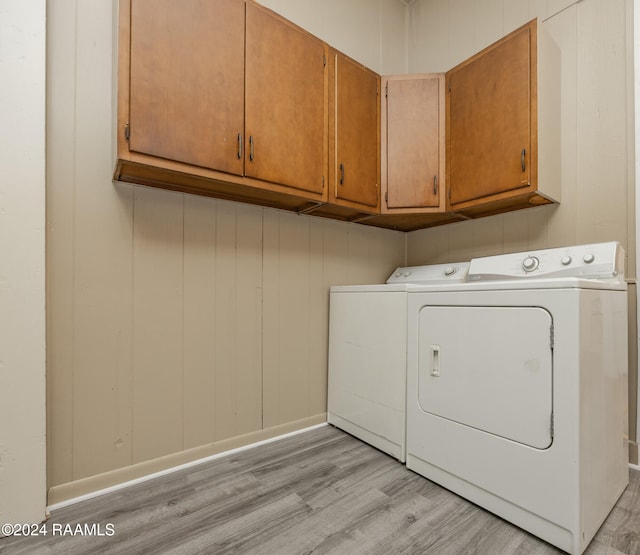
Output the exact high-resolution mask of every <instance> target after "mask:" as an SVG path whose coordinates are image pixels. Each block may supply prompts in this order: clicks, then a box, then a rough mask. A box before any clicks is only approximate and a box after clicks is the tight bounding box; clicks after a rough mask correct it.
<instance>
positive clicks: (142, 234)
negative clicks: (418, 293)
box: [47, 0, 406, 502]
mask: <svg viewBox="0 0 640 555" xmlns="http://www.w3.org/2000/svg"><path fill="white" fill-rule="evenodd" d="M265 3H266V2H265ZM270 4H271V7H273V8H274V9H276V10H277V11H280V13H282V14H283V15H285V16H286V17H290V18H291V19H292V20H294V21H296V19H298V21H297V22H298V23H299V24H301V25H305V23H310V22H313V23H314V26H315V27H314V28H313V29H310V30H312V31H313V32H315V33H316V34H318V35H319V36H320V37H321V38H324V39H326V40H332V39H333V38H336V37H341V45H340V46H341V48H343V49H345V51H346V53H347V54H350V55H352V56H354V57H359V58H360V60H359V61H362V62H364V63H368V64H370V65H371V66H372V67H373V69H376V70H378V71H382V68H383V66H384V68H385V71H393V72H399V71H404V68H405V64H406V57H405V51H404V35H405V27H404V26H405V19H404V14H405V7H404V6H403V5H402V4H401V3H400V2H398V1H397V0H377V1H376V2H375V3H372V2H370V1H364V0H361V1H360V2H354V3H349V5H346V4H345V3H343V2H327V3H320V2H314V1H312V0H308V1H304V2H301V1H296V2H288V3H286V2H280V3H279V2H275V1H274V2H271V3H270ZM372 5H373V9H372ZM314 14H315V16H314ZM305 18H306V19H305ZM332 20H333V21H336V20H340V21H342V22H343V25H344V28H343V29H342V30H341V31H336V29H335V28H334V26H333V25H332V24H331V21H332ZM116 21H117V2H116V1H115V0H99V1H92V2H85V1H82V0H56V1H55V2H50V3H49V5H48V23H47V25H48V29H47V34H48V37H47V41H48V42H47V49H48V54H47V64H48V66H47V76H48V83H47V86H48V90H47V92H48V103H47V108H48V116H47V129H48V132H47V139H48V157H47V221H48V227H47V294H48V297H47V302H48V311H47V312H48V316H47V318H48V322H47V333H48V368H47V372H48V376H47V378H48V379H47V384H48V386H47V387H48V391H47V394H48V402H47V423H48V433H47V441H48V449H47V451H48V464H47V468H48V486H49V488H51V487H53V488H54V490H55V489H56V488H59V487H62V488H63V489H64V485H65V484H67V485H68V484H70V483H71V484H73V483H80V482H82V481H83V480H85V481H86V479H89V480H90V479H91V477H95V476H97V475H103V474H104V473H110V472H113V471H117V469H123V468H125V469H126V468H127V467H131V465H136V464H138V463H144V462H145V461H152V460H158V458H160V457H165V458H166V457H167V456H169V458H171V456H172V455H175V454H176V453H182V452H184V451H185V450H190V449H191V450H192V451H193V450H195V451H193V452H194V453H196V454H198V453H201V454H206V449H204V450H203V449H200V451H198V449H199V448H202V447H203V446H207V445H210V444H212V443H215V442H220V441H223V440H228V439H229V438H239V437H240V438H241V436H243V435H245V434H251V433H254V432H257V431H260V430H267V429H269V428H277V427H278V426H282V425H285V424H291V425H292V426H294V427H295V426H296V424H295V423H296V422H305V421H309V419H313V418H314V417H316V418H317V419H318V420H321V419H322V418H323V416H324V413H325V411H326V375H327V336H328V301H329V296H328V290H329V286H330V285H332V284H348V283H363V282H372V283H376V282H381V281H382V280H384V279H386V277H387V276H388V274H389V273H390V272H391V271H392V270H393V268H394V267H395V266H397V265H400V264H402V263H404V260H405V236H404V234H402V233H397V232H393V231H389V230H380V229H375V228H369V227H365V226H360V225H356V224H346V223H342V222H334V221H328V220H320V219H317V218H313V217H310V216H297V215H295V214H291V213H287V212H281V211H277V210H272V209H264V208H260V207H255V206H251V205H243V204H236V203H232V202H226V201H218V200H214V199H209V198H204V197H195V196H190V195H184V194H179V193H173V192H168V191H163V190H156V189H150V188H144V187H134V186H130V185H123V184H116V185H114V184H112V182H111V177H112V175H113V169H114V166H113V162H114V137H113V133H114V127H115V125H114V124H115V101H114V93H115V88H114V86H115V81H114V76H115V63H116V58H115V52H116V50H115V49H116V44H115V39H114V37H115V36H116V35H115V24H116ZM354 21H355V22H362V26H361V27H360V28H358V29H357V30H356V32H355V33H354V32H353V29H349V28H348V25H347V23H345V22H354ZM365 23H366V25H365ZM308 27H309V26H308ZM328 33H329V34H331V35H332V36H326V35H327V34H328ZM365 45H366V47H367V48H365V50H366V53H367V56H365V57H364V58H366V59H363V56H358V55H359V53H360V54H361V53H362V48H364V47H365ZM382 45H387V46H388V45H400V46H399V47H398V48H395V47H394V48H390V47H389V48H383V47H382ZM368 46H371V47H372V49H371V51H369V49H368ZM359 49H360V50H359ZM390 50H391V52H390ZM394 52H395V54H394ZM242 442H243V440H242V439H240V440H238V443H242ZM189 458H195V456H192V455H188V456H185V457H183V459H182V462H184V461H185V460H188V459H189ZM161 460H162V459H161ZM171 460H172V461H173V459H171ZM172 464H175V462H171V461H170V462H167V463H162V462H161V463H158V464H157V465H156V467H155V468H156V469H159V468H161V467H162V466H163V465H164V466H171V465H172ZM121 476H122V477H123V478H122V479H126V478H127V477H131V476H127V474H126V472H125V473H123V474H121ZM61 485H62V486H61ZM104 485H109V480H107V481H106V482H105V483H104ZM87 488H88V489H96V486H95V484H94V485H91V484H90V485H89V486H87V487H86V488H85V489H87ZM65 491H66V493H64V492H63V493H60V494H59V495H57V496H55V495H54V496H53V499H52V498H50V502H51V501H52V500H53V501H60V500H62V499H63V498H64V497H65V496H69V495H71V494H70V493H69V492H71V491H72V489H69V490H65ZM83 491H84V490H83V489H82V488H80V490H78V491H77V492H76V494H77V493H82V492H83Z"/></svg>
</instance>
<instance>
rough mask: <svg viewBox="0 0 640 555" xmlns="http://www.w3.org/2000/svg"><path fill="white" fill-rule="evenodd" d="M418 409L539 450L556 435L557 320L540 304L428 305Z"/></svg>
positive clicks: (422, 316)
mask: <svg viewBox="0 0 640 555" xmlns="http://www.w3.org/2000/svg"><path fill="white" fill-rule="evenodd" d="M418 326H419V355H418V359H419V376H418V383H419V393H418V404H419V405H420V408H421V409H422V410H423V411H424V412H427V413H430V414H433V415H436V416H440V417H442V418H446V419H448V420H451V421H453V422H457V423H458V424H462V425H464V426H469V427H472V428H475V429H477V430H481V431H484V432H487V433H490V434H493V435H496V436H500V437H503V438H506V439H509V440H511V441H515V442H518V443H522V444H524V445H528V446H530V447H534V448H536V449H546V448H548V447H549V446H550V445H551V442H552V440H553V438H552V431H551V430H552V410H553V407H552V402H553V365H552V348H551V341H552V319H551V315H550V314H549V313H548V312H547V311H546V310H544V309H542V308H538V307H499V306H498V307H496V306H472V307H469V306H467V307H465V306H425V307H423V308H421V309H420V313H419V322H418Z"/></svg>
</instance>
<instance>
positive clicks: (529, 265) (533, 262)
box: [522, 256, 540, 272]
mask: <svg viewBox="0 0 640 555" xmlns="http://www.w3.org/2000/svg"><path fill="white" fill-rule="evenodd" d="M538 264H540V261H539V260H538V259H537V258H536V257H535V256H527V258H525V259H524V260H523V261H522V269H523V270H524V271H525V272H533V271H534V270H535V269H536V268H537V267H538Z"/></svg>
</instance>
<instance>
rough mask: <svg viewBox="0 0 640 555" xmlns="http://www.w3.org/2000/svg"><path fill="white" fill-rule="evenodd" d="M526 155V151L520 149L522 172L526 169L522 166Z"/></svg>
mask: <svg viewBox="0 0 640 555" xmlns="http://www.w3.org/2000/svg"><path fill="white" fill-rule="evenodd" d="M526 153H527V151H526V150H525V149H524V148H523V149H522V154H521V156H520V165H521V166H522V171H524V170H525V169H526V166H525V164H524V156H525V154H526Z"/></svg>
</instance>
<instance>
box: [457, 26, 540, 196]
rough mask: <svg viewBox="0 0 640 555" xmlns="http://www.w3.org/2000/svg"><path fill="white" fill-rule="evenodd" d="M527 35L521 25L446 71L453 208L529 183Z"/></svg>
mask: <svg viewBox="0 0 640 555" xmlns="http://www.w3.org/2000/svg"><path fill="white" fill-rule="evenodd" d="M530 34H531V29H530V27H524V28H522V29H521V30H519V31H518V32H516V33H514V34H512V35H510V36H508V37H507V38H506V39H505V40H503V41H499V42H498V43H496V45H494V46H492V47H490V48H488V49H487V50H485V51H483V52H481V53H480V54H479V55H477V56H474V57H473V58H470V59H469V60H468V61H466V62H463V63H462V64H460V65H459V66H457V67H455V68H454V69H452V70H451V71H449V72H448V73H447V169H448V171H447V186H448V188H449V194H450V206H451V207H452V208H455V207H456V205H457V204H461V203H465V202H467V201H473V200H475V199H482V198H483V197H488V196H490V195H495V194H499V193H503V192H506V191H513V190H516V189H519V188H522V187H527V186H528V185H529V184H530V179H531V176H530V172H531V167H532V164H531V163H529V162H530V160H531V158H532V157H531V147H532V144H531V132H532V129H531V125H532V124H531V120H532V117H533V118H535V114H532V113H531V109H530V108H531V91H532V90H535V88H533V89H532V87H531V79H532V72H531V66H530V63H531V62H530V61H531V56H530ZM534 75H535V74H534Z"/></svg>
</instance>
